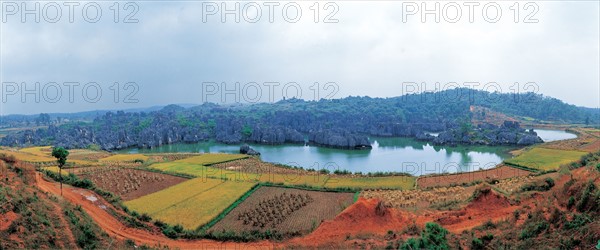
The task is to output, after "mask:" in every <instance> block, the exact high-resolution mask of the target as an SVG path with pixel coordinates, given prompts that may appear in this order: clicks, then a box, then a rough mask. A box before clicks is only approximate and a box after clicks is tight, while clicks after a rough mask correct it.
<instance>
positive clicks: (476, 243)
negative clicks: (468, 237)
mask: <svg viewBox="0 0 600 250" xmlns="http://www.w3.org/2000/svg"><path fill="white" fill-rule="evenodd" d="M471 249H473V250H479V249H485V244H483V241H482V240H480V239H479V238H475V239H473V241H471Z"/></svg>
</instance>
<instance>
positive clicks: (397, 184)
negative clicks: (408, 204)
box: [325, 176, 416, 190]
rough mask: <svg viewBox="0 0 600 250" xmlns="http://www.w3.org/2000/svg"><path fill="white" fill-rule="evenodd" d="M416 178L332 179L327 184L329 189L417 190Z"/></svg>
mask: <svg viewBox="0 0 600 250" xmlns="http://www.w3.org/2000/svg"><path fill="white" fill-rule="evenodd" d="M415 180H416V178H415V177H412V176H384V177H356V178H349V177H336V178H334V177H331V178H329V180H327V182H326V183H325V187H328V188H341V187H349V188H363V189H377V188H385V189H388V188H390V189H402V190H409V189H414V188H415Z"/></svg>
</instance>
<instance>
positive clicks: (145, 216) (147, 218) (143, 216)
mask: <svg viewBox="0 0 600 250" xmlns="http://www.w3.org/2000/svg"><path fill="white" fill-rule="evenodd" d="M138 218H139V219H140V220H141V221H144V222H150V221H151V220H152V218H151V217H150V215H148V214H147V213H143V214H141V215H140V216H139V217H138Z"/></svg>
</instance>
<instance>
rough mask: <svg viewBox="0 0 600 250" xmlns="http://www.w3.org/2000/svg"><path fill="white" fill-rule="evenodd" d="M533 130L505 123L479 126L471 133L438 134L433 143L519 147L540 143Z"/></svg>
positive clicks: (451, 130) (453, 130)
mask: <svg viewBox="0 0 600 250" xmlns="http://www.w3.org/2000/svg"><path fill="white" fill-rule="evenodd" d="M542 142H543V140H542V139H541V138H540V137H539V136H537V133H536V132H535V131H533V129H530V130H525V129H523V128H521V127H520V124H519V123H518V122H514V121H505V122H504V123H503V124H502V125H501V126H499V127H498V126H495V125H493V124H480V125H478V127H477V128H476V129H475V130H473V131H468V133H465V131H462V130H461V129H458V128H455V129H450V130H447V131H444V132H442V133H440V134H439V135H438V136H437V137H436V138H435V139H433V143H434V144H436V145H456V144H481V145H520V146H527V145H532V144H536V143H542Z"/></svg>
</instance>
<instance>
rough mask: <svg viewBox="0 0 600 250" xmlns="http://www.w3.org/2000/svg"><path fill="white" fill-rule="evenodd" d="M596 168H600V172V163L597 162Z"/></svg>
mask: <svg viewBox="0 0 600 250" xmlns="http://www.w3.org/2000/svg"><path fill="white" fill-rule="evenodd" d="M596 170H598V172H600V163H598V164H596Z"/></svg>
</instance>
